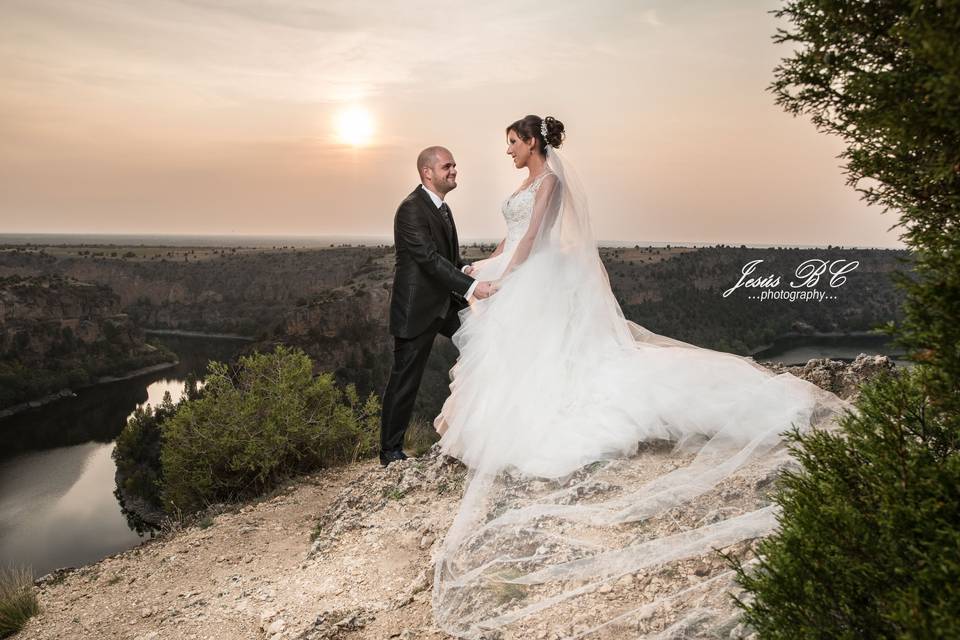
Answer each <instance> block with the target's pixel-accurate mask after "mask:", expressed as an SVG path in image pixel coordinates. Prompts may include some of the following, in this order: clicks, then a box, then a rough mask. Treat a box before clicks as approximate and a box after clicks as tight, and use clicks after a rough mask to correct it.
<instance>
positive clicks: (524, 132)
mask: <svg viewBox="0 0 960 640" xmlns="http://www.w3.org/2000/svg"><path fill="white" fill-rule="evenodd" d="M542 125H546V127H545V128H546V130H547V135H546V136H544V135H543V133H542V132H541V128H543V127H542ZM511 131H516V132H517V135H518V136H520V139H521V140H523V141H525V142H526V141H527V140H529V139H530V138H535V139H536V140H537V142H539V143H540V144H538V145H537V150H538V151H539V152H540V155H546V145H548V144H549V145H550V146H551V147H553V148H555V149H556V148H558V147H559V146H560V145H561V144H563V138H564V132H563V123H562V122H560V121H559V120H557V119H556V118H554V117H553V116H547V117H546V118H541V117H540V116H526V117H524V118H521V119H520V120H517V121H516V122H514V123H513V124H511V125H510V126H509V127H507V129H506V133H510V132H511Z"/></svg>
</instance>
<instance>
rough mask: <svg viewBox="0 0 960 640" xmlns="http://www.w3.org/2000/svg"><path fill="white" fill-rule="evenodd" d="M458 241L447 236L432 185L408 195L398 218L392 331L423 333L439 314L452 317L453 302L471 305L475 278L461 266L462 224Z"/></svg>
mask: <svg viewBox="0 0 960 640" xmlns="http://www.w3.org/2000/svg"><path fill="white" fill-rule="evenodd" d="M450 223H451V225H452V226H453V242H452V243H451V242H450V241H449V240H448V238H447V232H446V227H445V226H444V224H443V218H442V217H441V213H440V211H439V210H438V209H437V207H436V206H435V205H434V204H433V200H431V199H430V196H429V194H427V192H426V190H425V189H424V188H423V187H421V186H417V188H416V189H414V190H413V191H412V192H411V193H410V195H408V196H407V197H406V198H404V200H403V202H401V203H400V206H399V207H398V208H397V213H396V215H395V216H394V218H393V240H394V247H395V249H396V271H395V273H394V276H393V291H392V293H391V296H390V333H391V334H393V335H395V336H398V337H400V338H412V337H414V336H416V335H419V334H421V333H423V332H424V331H425V330H426V328H427V327H428V326H429V325H430V323H431V322H433V321H434V319H435V318H438V317H441V318H443V317H446V316H447V314H448V313H449V312H450V310H451V306H453V307H454V310H455V311H458V310H460V309H462V308H464V307H465V306H466V304H467V303H466V300H464V298H463V295H464V294H465V293H466V292H467V290H468V289H469V288H470V285H471V284H473V278H471V277H470V276H468V275H467V274H465V273H463V272H462V271H460V269H461V268H462V267H463V266H464V264H465V263H464V261H463V259H462V258H461V257H460V242H459V239H458V238H457V225H456V224H455V223H454V222H453V215H452V214H451V215H450Z"/></svg>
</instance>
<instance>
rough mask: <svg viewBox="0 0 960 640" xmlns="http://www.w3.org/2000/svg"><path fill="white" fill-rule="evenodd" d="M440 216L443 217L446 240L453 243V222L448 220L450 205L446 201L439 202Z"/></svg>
mask: <svg viewBox="0 0 960 640" xmlns="http://www.w3.org/2000/svg"><path fill="white" fill-rule="evenodd" d="M440 217H441V218H443V226H445V227H446V228H447V241H448V242H450V243H453V223H452V222H450V207H449V206H447V203H446V202H441V203H440Z"/></svg>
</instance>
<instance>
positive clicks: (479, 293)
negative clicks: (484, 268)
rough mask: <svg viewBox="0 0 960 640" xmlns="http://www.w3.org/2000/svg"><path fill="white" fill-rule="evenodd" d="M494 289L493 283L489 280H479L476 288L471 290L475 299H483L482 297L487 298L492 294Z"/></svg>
mask: <svg viewBox="0 0 960 640" xmlns="http://www.w3.org/2000/svg"><path fill="white" fill-rule="evenodd" d="M494 291H495V289H494V288H493V285H492V284H490V283H489V282H481V283H480V284H478V285H477V288H476V289H474V290H473V297H474V298H476V299H477V300H483V299H484V298H489V297H490V296H492V295H493V292H494Z"/></svg>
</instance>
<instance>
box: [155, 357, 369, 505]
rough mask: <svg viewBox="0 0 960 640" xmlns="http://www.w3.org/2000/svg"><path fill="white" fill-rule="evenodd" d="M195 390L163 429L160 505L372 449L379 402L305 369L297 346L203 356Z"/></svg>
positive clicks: (249, 490)
mask: <svg viewBox="0 0 960 640" xmlns="http://www.w3.org/2000/svg"><path fill="white" fill-rule="evenodd" d="M207 369H208V373H207V376H206V378H205V386H204V388H203V392H202V394H201V397H200V398H198V399H196V400H193V401H190V402H187V403H185V404H184V405H183V406H182V407H181V408H180V409H179V410H178V411H177V413H176V415H175V416H173V418H172V419H170V420H168V421H167V422H166V424H165V425H164V428H163V430H162V445H161V451H160V460H161V465H162V474H163V489H162V492H161V493H162V498H163V502H164V507H165V509H166V510H167V511H168V512H172V511H174V510H180V511H182V512H190V511H195V510H197V509H200V508H203V507H204V506H206V505H207V504H209V503H212V502H217V501H225V500H235V499H240V498H244V497H248V496H254V495H258V494H260V493H263V492H265V491H267V490H269V489H270V488H272V487H273V486H275V485H277V484H278V483H280V482H282V481H283V480H285V479H286V478H288V477H290V476H292V475H294V474H296V473H300V472H304V471H309V470H312V469H316V468H318V467H322V466H325V465H329V464H335V463H338V462H345V461H351V460H356V459H357V458H358V457H365V456H369V455H372V454H373V453H374V452H375V451H376V444H377V434H378V428H379V420H378V416H379V414H380V405H379V401H378V400H377V397H376V396H375V395H373V394H371V395H370V396H369V397H368V398H367V399H366V401H361V400H360V398H359V396H358V394H357V392H356V389H355V388H354V387H352V386H348V387H347V388H346V389H341V388H340V387H338V386H337V385H336V383H335V382H334V379H333V375H332V374H322V375H319V376H316V377H314V376H313V375H312V370H313V363H312V362H311V360H310V358H309V357H308V356H307V355H306V354H305V353H303V351H301V350H300V349H297V348H289V347H286V346H284V345H279V346H277V347H276V349H275V350H274V352H273V353H267V354H261V353H254V354H253V355H250V356H244V357H241V358H240V360H239V366H238V367H237V368H236V369H231V368H230V367H229V366H228V365H226V364H224V363H221V362H210V363H209V364H208V368H207Z"/></svg>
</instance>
